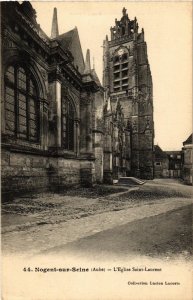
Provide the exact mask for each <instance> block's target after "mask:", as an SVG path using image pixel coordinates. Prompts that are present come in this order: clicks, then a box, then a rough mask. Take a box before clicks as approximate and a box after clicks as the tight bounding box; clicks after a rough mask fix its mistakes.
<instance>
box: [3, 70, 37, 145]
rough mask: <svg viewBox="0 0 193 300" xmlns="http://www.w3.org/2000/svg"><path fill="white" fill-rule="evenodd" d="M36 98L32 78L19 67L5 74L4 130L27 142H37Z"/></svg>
mask: <svg viewBox="0 0 193 300" xmlns="http://www.w3.org/2000/svg"><path fill="white" fill-rule="evenodd" d="M38 103H39V102H38V96H37V92H36V87H35V85H34V79H33V76H32V75H31V74H30V72H26V70H25V69H24V68H22V67H20V66H10V67H9V68H8V69H7V72H6V73H5V130H6V133H8V134H9V135H14V136H16V137H18V138H21V139H26V140H29V141H34V142H37V141H38V127H39V126H38V120H39V112H38Z"/></svg>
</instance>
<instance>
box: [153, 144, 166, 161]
mask: <svg viewBox="0 0 193 300" xmlns="http://www.w3.org/2000/svg"><path fill="white" fill-rule="evenodd" d="M154 151H155V158H167V154H166V152H165V151H163V150H162V149H161V148H160V146H158V145H155V146H154Z"/></svg>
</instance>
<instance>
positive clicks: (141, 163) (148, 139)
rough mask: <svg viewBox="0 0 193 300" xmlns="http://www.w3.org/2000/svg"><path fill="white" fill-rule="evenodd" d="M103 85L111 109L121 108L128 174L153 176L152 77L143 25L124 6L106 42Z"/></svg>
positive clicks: (143, 176)
mask: <svg viewBox="0 0 193 300" xmlns="http://www.w3.org/2000/svg"><path fill="white" fill-rule="evenodd" d="M103 85H104V89H105V97H106V99H108V98H110V102H111V107H112V111H114V113H115V110H116V103H117V100H119V103H120V105H121V107H122V111H123V115H124V123H125V131H127V134H126V136H127V137H128V138H127V139H126V141H125V143H126V144H125V149H126V158H125V159H126V175H127V176H136V177H140V178H144V179H152V178H153V144H154V143H153V139H154V122H153V92H152V76H151V71H150V65H149V61H148V55H147V45H146V42H145V37H144V30H143V28H142V29H141V31H139V25H138V21H137V18H136V17H135V18H134V19H133V20H130V19H129V16H128V14H127V10H126V9H125V8H123V10H122V17H121V19H120V20H117V19H115V24H114V26H112V27H111V28H110V40H109V39H108V36H106V38H105V40H104V42H103Z"/></svg>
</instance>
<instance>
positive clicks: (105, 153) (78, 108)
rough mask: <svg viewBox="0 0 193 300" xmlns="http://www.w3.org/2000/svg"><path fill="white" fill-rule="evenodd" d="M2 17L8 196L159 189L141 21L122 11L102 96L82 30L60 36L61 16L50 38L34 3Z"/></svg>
mask: <svg viewBox="0 0 193 300" xmlns="http://www.w3.org/2000/svg"><path fill="white" fill-rule="evenodd" d="M1 17H2V18H1V40H2V42H1V45H2V47H1V48H2V49H1V52H2V53H1V70H2V76H1V112H2V114H1V120H2V122H1V123H2V124H1V131H2V135H1V161H2V171H1V176H2V177H1V183H2V194H5V195H8V194H9V195H15V194H17V193H19V194H20V193H26V192H41V191H46V190H53V191H59V190H63V189H65V187H67V186H71V185H76V184H81V185H83V186H90V185H92V184H93V183H102V182H106V183H112V182H113V179H117V178H118V177H120V176H136V177H140V178H146V179H152V178H153V137H154V126H153V102H152V101H153V100H152V99H153V96H152V78H151V72H150V66H149V63H148V57H147V46H146V43H145V40H144V30H143V29H142V31H141V32H140V33H139V32H138V23H137V20H136V19H134V20H130V19H129V17H128V15H127V14H126V10H125V9H123V16H122V18H121V20H120V21H117V20H115V26H114V27H111V38H110V40H108V37H106V39H105V41H104V44H103V49H104V55H103V62H104V71H103V86H102V85H101V83H100V81H99V78H98V76H97V74H96V72H95V69H94V68H92V67H91V64H90V50H89V49H88V50H87V53H86V58H85V59H84V57H83V53H82V49H81V43H80V40H79V34H78V29H77V27H75V28H74V29H72V30H70V31H68V32H65V33H62V34H60V33H59V28H58V22H57V10H56V8H55V9H54V13H53V20H52V28H51V35H50V37H49V36H47V35H46V34H45V33H44V31H43V30H42V29H41V27H40V25H39V24H38V23H37V20H36V11H35V10H34V8H33V6H32V4H31V2H28V1H24V2H17V1H5V2H2V3H1ZM101 26H102V25H101ZM101 59H102V57H101Z"/></svg>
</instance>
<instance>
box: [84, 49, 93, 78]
mask: <svg viewBox="0 0 193 300" xmlns="http://www.w3.org/2000/svg"><path fill="white" fill-rule="evenodd" d="M90 71H91V66H90V50H89V49H87V52H86V61H85V69H84V73H90Z"/></svg>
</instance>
